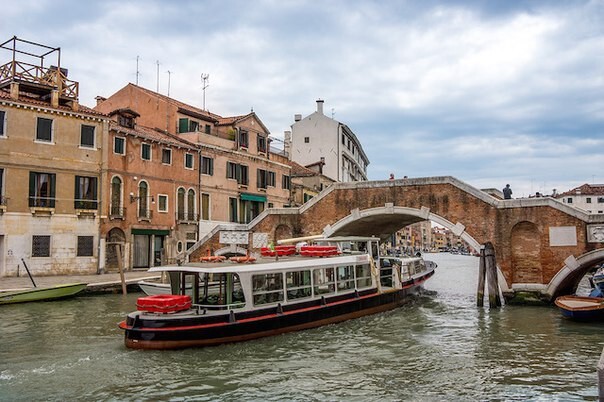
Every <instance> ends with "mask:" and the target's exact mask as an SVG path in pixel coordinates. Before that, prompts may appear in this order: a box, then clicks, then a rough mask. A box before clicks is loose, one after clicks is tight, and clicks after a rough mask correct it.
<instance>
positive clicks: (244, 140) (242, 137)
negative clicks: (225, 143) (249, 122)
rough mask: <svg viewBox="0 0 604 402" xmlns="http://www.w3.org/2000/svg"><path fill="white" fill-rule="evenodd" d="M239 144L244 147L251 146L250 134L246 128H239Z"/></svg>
mask: <svg viewBox="0 0 604 402" xmlns="http://www.w3.org/2000/svg"><path fill="white" fill-rule="evenodd" d="M239 146H240V147H243V148H247V147H248V146H249V134H248V132H247V131H245V130H239Z"/></svg>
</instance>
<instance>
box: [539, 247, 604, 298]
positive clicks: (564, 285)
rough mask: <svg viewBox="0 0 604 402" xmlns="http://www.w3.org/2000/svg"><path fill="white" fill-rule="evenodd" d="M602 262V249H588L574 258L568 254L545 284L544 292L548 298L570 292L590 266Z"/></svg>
mask: <svg viewBox="0 0 604 402" xmlns="http://www.w3.org/2000/svg"><path fill="white" fill-rule="evenodd" d="M602 262H604V249H597V250H592V251H589V252H587V253H585V254H582V255H580V256H579V257H578V258H575V257H574V256H573V255H570V256H569V257H568V258H567V259H566V260H564V267H563V268H562V269H560V271H558V273H557V274H556V275H555V276H554V277H553V278H552V280H551V281H550V283H549V284H548V285H547V288H546V294H547V296H548V297H549V298H550V299H553V298H555V297H557V296H560V295H563V294H569V293H572V292H573V291H574V290H575V289H576V287H577V285H578V284H579V281H580V280H581V278H583V276H584V275H585V274H586V273H587V271H588V270H589V268H590V267H593V266H594V265H596V264H599V263H602Z"/></svg>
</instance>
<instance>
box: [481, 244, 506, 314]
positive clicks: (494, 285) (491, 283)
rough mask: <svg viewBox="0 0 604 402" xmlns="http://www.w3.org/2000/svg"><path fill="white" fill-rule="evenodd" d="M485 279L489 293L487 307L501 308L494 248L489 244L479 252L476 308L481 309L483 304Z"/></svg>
mask: <svg viewBox="0 0 604 402" xmlns="http://www.w3.org/2000/svg"><path fill="white" fill-rule="evenodd" d="M485 278H486V282H487V286H488V292H489V307H493V308H495V307H501V297H499V283H498V281H497V260H496V259H495V248H494V247H493V244H492V243H491V242H488V243H486V244H485V245H484V248H483V249H482V250H480V263H479V273H478V292H477V298H478V300H477V301H476V305H477V306H478V307H482V306H483V303H484V288H485Z"/></svg>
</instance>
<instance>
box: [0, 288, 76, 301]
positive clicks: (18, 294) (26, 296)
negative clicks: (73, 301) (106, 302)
mask: <svg viewBox="0 0 604 402" xmlns="http://www.w3.org/2000/svg"><path fill="white" fill-rule="evenodd" d="M85 288H86V284H85V283H72V284H66V285H57V286H50V287H46V288H33V289H25V290H17V291H13V292H1V293H0V304H14V303H25V302H32V301H47V300H56V299H64V298H67V297H72V296H75V295H76V294H78V293H80V292H81V291H82V290H84V289H85Z"/></svg>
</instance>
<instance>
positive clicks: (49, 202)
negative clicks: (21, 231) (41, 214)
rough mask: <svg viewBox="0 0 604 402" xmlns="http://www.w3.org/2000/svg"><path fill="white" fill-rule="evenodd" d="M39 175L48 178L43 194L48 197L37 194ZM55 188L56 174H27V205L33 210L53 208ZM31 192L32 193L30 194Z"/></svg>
mask: <svg viewBox="0 0 604 402" xmlns="http://www.w3.org/2000/svg"><path fill="white" fill-rule="evenodd" d="M41 175H45V176H48V181H47V183H48V186H47V190H46V192H45V193H47V194H48V195H47V196H45V197H43V196H42V195H41V193H40V194H38V192H39V190H40V188H39V184H40V180H39V178H40V177H41ZM56 186H57V175H56V173H48V172H34V171H30V172H29V193H28V194H29V197H28V200H29V202H28V205H29V206H30V207H34V208H40V207H41V208H54V207H55V202H56V198H55V197H56ZM32 191H33V193H32Z"/></svg>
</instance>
